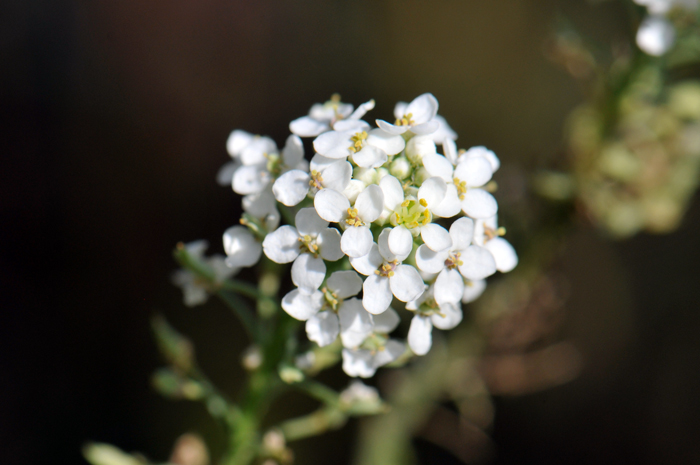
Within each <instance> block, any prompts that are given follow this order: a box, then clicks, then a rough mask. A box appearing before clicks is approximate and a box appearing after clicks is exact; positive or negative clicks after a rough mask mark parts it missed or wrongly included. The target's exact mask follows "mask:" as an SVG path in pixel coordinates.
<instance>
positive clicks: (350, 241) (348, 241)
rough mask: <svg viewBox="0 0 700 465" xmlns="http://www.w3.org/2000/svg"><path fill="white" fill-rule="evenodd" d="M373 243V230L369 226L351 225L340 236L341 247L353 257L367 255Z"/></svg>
mask: <svg viewBox="0 0 700 465" xmlns="http://www.w3.org/2000/svg"><path fill="white" fill-rule="evenodd" d="M372 244H373V241H372V232H371V231H370V230H369V228H368V227H367V226H360V227H354V226H350V227H348V229H346V230H345V231H344V232H343V236H342V237H341V238H340V248H341V249H342V251H343V252H345V254H346V255H347V256H348V257H353V258H359V257H362V256H364V255H367V254H368V253H369V250H370V248H371V247H372Z"/></svg>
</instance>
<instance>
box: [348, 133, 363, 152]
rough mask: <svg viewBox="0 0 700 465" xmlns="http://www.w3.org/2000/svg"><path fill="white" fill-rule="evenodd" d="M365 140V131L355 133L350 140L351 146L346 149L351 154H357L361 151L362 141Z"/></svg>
mask: <svg viewBox="0 0 700 465" xmlns="http://www.w3.org/2000/svg"><path fill="white" fill-rule="evenodd" d="M365 139H367V131H362V132H356V133H355V135H354V136H352V137H351V138H350V141H351V142H352V145H351V146H350V147H348V150H350V151H351V152H352V153H357V152H359V151H360V150H361V149H362V146H363V145H364V141H365Z"/></svg>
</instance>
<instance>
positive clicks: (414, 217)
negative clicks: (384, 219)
mask: <svg viewBox="0 0 700 465" xmlns="http://www.w3.org/2000/svg"><path fill="white" fill-rule="evenodd" d="M427 206H428V202H426V201H425V199H420V200H419V201H416V200H404V201H403V203H402V204H401V206H400V207H399V209H398V211H395V212H394V214H393V215H391V218H390V220H391V223H392V224H393V225H394V226H398V225H403V226H405V227H406V228H407V229H413V228H417V227H419V226H425V225H426V224H428V223H430V222H431V221H432V219H433V215H432V213H430V210H428V209H427V208H426V207H427Z"/></svg>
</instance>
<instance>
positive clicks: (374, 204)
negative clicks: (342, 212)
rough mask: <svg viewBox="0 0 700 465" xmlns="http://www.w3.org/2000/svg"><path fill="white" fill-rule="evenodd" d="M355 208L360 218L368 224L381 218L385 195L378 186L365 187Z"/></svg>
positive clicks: (358, 197)
mask: <svg viewBox="0 0 700 465" xmlns="http://www.w3.org/2000/svg"><path fill="white" fill-rule="evenodd" d="M355 208H357V213H358V216H359V217H360V218H362V220H363V221H365V222H366V223H371V222H372V221H374V220H376V219H377V218H379V215H381V214H382V210H383V209H384V193H383V192H382V189H381V188H380V187H379V186H378V185H376V184H370V185H369V186H367V187H365V190H363V191H362V192H361V193H360V195H358V196H357V200H356V201H355Z"/></svg>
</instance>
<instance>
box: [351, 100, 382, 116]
mask: <svg viewBox="0 0 700 465" xmlns="http://www.w3.org/2000/svg"><path fill="white" fill-rule="evenodd" d="M374 104H375V102H374V99H372V100H368V101H366V102H365V103H363V104H361V105H359V106H358V107H357V109H356V110H355V111H353V112H352V115H350V116H348V118H347V119H360V118H362V117H363V116H365V114H367V112H368V111H370V110H372V109H373V108H374Z"/></svg>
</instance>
